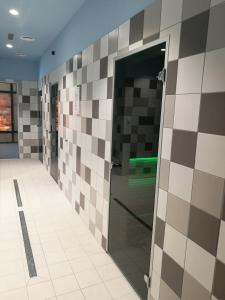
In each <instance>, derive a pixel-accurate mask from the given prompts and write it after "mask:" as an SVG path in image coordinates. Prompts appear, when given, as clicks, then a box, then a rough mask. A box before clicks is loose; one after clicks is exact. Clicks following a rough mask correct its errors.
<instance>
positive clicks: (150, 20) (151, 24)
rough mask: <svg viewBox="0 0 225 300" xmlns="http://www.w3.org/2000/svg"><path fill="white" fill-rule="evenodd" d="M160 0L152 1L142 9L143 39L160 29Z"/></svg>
mask: <svg viewBox="0 0 225 300" xmlns="http://www.w3.org/2000/svg"><path fill="white" fill-rule="evenodd" d="M161 8H162V1H161V0H157V1H154V2H153V3H152V4H151V5H149V6H148V7H146V9H145V10H144V34H143V37H144V40H145V39H146V38H149V37H151V36H154V35H155V34H157V33H159V31H160V20H161Z"/></svg>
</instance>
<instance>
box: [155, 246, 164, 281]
mask: <svg viewBox="0 0 225 300" xmlns="http://www.w3.org/2000/svg"><path fill="white" fill-rule="evenodd" d="M162 255H163V250H162V249H161V248H160V247H159V246H157V245H156V244H155V245H154V252H153V269H154V271H155V272H156V273H157V274H158V275H159V276H161V268H162Z"/></svg>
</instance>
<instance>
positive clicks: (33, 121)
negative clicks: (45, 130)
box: [18, 81, 41, 158]
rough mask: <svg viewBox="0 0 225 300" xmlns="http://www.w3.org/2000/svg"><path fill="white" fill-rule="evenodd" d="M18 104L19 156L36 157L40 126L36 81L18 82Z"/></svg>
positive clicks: (38, 147) (38, 146)
mask: <svg viewBox="0 0 225 300" xmlns="http://www.w3.org/2000/svg"><path fill="white" fill-rule="evenodd" d="M18 105H19V109H18V111H19V116H18V122H19V124H18V125H19V126H18V143H19V157H20V158H38V155H39V151H40V150H41V149H40V145H41V143H40V130H41V127H39V126H40V107H39V106H38V88H37V81H19V82H18Z"/></svg>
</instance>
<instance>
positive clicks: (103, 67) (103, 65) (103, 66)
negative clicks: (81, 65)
mask: <svg viewBox="0 0 225 300" xmlns="http://www.w3.org/2000/svg"><path fill="white" fill-rule="evenodd" d="M107 74H108V57H107V56H106V57H104V58H102V59H101V60H100V79H103V78H106V77H107Z"/></svg>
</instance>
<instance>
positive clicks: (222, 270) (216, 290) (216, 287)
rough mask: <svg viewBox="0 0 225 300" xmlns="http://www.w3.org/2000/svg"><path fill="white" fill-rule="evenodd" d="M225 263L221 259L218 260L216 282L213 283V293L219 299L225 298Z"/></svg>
mask: <svg viewBox="0 0 225 300" xmlns="http://www.w3.org/2000/svg"><path fill="white" fill-rule="evenodd" d="M224 278H225V265H224V264H223V263H222V262H220V261H219V260H217V261H216V267H215V274H214V284H213V295H214V296H215V297H216V298H217V299H218V300H223V299H225V284H224Z"/></svg>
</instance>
